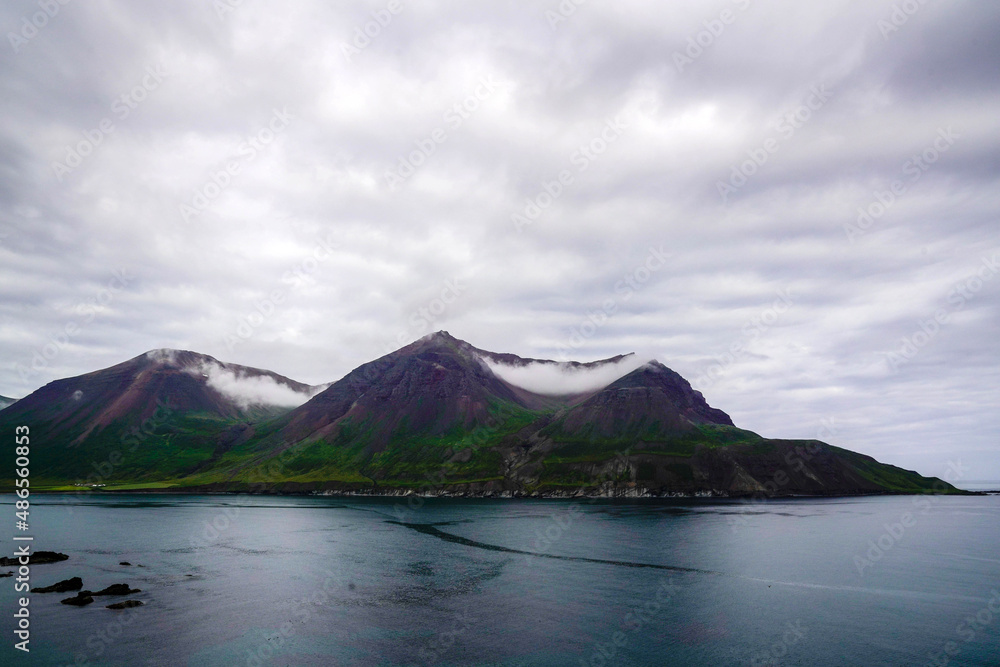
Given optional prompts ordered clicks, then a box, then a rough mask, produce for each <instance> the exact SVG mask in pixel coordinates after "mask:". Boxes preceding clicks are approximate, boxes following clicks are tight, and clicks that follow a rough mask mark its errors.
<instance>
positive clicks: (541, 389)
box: [484, 354, 649, 395]
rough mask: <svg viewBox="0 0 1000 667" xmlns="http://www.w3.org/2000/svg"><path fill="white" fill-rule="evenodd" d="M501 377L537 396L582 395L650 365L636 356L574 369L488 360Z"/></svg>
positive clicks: (556, 364)
mask: <svg viewBox="0 0 1000 667" xmlns="http://www.w3.org/2000/svg"><path fill="white" fill-rule="evenodd" d="M484 361H485V363H486V365H487V366H489V367H490V370H492V371H493V372H494V373H495V374H496V375H497V376H498V377H500V378H501V379H503V380H505V381H506V382H509V383H510V384H512V385H514V386H516V387H521V388H522V389H527V390H528V391H533V392H535V393H536V394H549V395H560V394H582V393H585V392H588V391H596V390H598V389H601V388H603V387H606V386H608V385H609V384H611V383H612V382H614V381H615V380H617V379H618V378H620V377H622V376H625V375H628V374H629V373H631V372H632V371H634V370H635V369H637V368H639V367H641V366H643V365H645V364H646V363H648V362H649V360H648V359H641V358H639V357H637V356H636V355H634V354H633V355H629V356H627V357H625V358H624V359H620V360H618V361H614V362H607V363H603V364H599V365H596V366H572V365H570V364H566V363H542V362H532V363H529V364H527V365H525V366H509V365H507V364H501V363H497V362H495V361H490V360H484Z"/></svg>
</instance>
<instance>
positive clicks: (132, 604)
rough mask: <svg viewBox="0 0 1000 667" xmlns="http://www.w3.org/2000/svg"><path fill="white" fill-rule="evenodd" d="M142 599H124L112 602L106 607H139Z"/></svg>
mask: <svg viewBox="0 0 1000 667" xmlns="http://www.w3.org/2000/svg"><path fill="white" fill-rule="evenodd" d="M141 606H142V600H125V601H124V602H116V603H114V604H109V605H108V609H128V608H130V607H141Z"/></svg>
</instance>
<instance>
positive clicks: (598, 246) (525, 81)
mask: <svg viewBox="0 0 1000 667" xmlns="http://www.w3.org/2000/svg"><path fill="white" fill-rule="evenodd" d="M893 4H894V3H893V2H890V1H888V0H881V1H879V2H874V3H866V4H858V3H853V2H846V1H841V2H830V3H824V4H823V5H822V6H819V5H817V6H812V5H809V6H806V5H803V4H802V3H792V2H785V1H778V0H758V1H755V2H752V3H744V2H728V1H720V2H717V3H711V4H709V5H706V4H705V3H698V2H682V3H672V4H671V5H670V6H669V7H668V8H664V7H662V6H660V5H658V4H656V3H651V2H647V1H644V0H642V1H640V0H634V1H630V2H624V3H616V4H600V3H597V4H594V3H586V4H584V5H582V6H581V7H580V8H579V9H578V11H576V12H575V13H574V14H573V15H572V16H569V17H567V18H566V20H565V21H561V22H559V23H558V24H557V25H556V26H555V29H553V28H552V27H551V26H550V23H549V20H548V19H547V17H546V11H547V10H556V9H557V7H558V3H555V2H551V3H546V2H539V3H535V4H527V5H525V4H523V3H521V4H514V3H490V4H488V5H486V6H479V5H472V4H469V3H459V2H457V0H455V1H441V2H435V3H420V4H419V5H417V4H414V5H411V4H408V3H403V5H402V6H403V9H402V11H400V12H399V13H398V14H397V15H395V16H393V17H392V19H391V21H390V22H389V23H388V25H386V26H384V27H382V28H380V29H379V31H378V34H377V35H376V36H375V37H373V38H372V39H371V43H370V45H368V46H366V47H364V48H361V49H359V51H358V52H357V53H354V54H352V56H351V58H350V59H349V60H348V59H347V58H346V57H345V55H344V50H343V45H344V44H345V43H346V44H350V43H351V42H352V40H354V38H355V36H356V32H355V29H356V28H358V27H361V28H362V29H363V27H364V25H365V24H366V23H368V22H370V21H371V20H372V18H371V12H377V11H379V10H381V9H384V7H385V4H384V3H379V2H375V1H373V2H366V3H355V4H353V5H335V6H328V5H327V4H324V3H319V2H301V3H293V4H292V5H290V6H289V5H275V4H269V3H264V2H259V1H253V0H247V1H246V2H244V3H242V4H241V5H240V6H239V7H236V8H234V10H233V11H232V12H229V13H225V14H224V15H223V16H221V17H220V16H219V15H217V13H216V11H215V10H214V9H213V5H212V3H196V2H180V3H172V4H171V5H170V7H169V8H167V7H166V6H163V5H161V4H157V3H155V2H152V1H148V2H129V3H124V2H108V3H104V4H101V5H99V6H98V5H92V4H87V3H75V2H74V3H69V4H67V5H60V10H59V13H58V14H57V15H55V16H53V17H51V18H49V19H48V20H47V23H46V25H44V27H42V28H39V29H38V31H37V34H36V35H34V36H32V37H30V39H26V40H25V41H24V42H23V43H20V42H18V44H17V46H18V48H17V50H16V51H15V49H14V46H13V45H12V44H11V39H10V37H9V34H8V33H14V34H15V35H18V34H20V31H21V30H22V28H23V23H22V18H24V17H28V20H29V21H30V20H31V16H32V15H33V14H35V13H37V12H38V11H39V9H38V5H37V4H36V3H35V2H30V1H27V0H18V1H15V2H9V3H6V4H5V5H4V6H3V7H2V8H0V27H2V28H3V32H4V34H5V36H6V39H5V43H4V44H3V45H0V47H2V48H0V93H2V94H0V110H2V114H3V115H2V117H3V119H4V121H3V123H2V124H0V174H2V178H0V294H2V298H0V350H2V352H0V361H2V362H3V363H2V364H0V394H2V395H12V396H15V397H17V396H23V395H26V394H27V393H29V392H30V391H32V390H34V389H36V388H37V387H39V386H41V385H42V384H44V383H46V382H48V381H51V380H53V379H55V378H59V377H66V376H70V375H76V374H80V373H83V372H87V371H90V370H94V369H96V368H101V367H105V366H109V365H111V364H114V363H117V362H120V361H122V360H124V359H128V358H131V357H133V356H135V355H137V354H139V353H141V352H143V351H145V350H149V349H154V348H182V349H192V350H198V351H200V352H204V353H206V354H210V355H212V356H214V357H216V358H218V359H220V360H224V361H226V362H232V363H239V364H244V365H248V366H257V367H265V368H269V369H271V370H274V371H276V372H278V373H281V374H284V375H287V376H289V377H293V378H295V379H297V380H300V381H303V382H307V383H310V384H320V383H324V382H329V381H332V380H335V379H337V378H339V377H341V376H342V375H343V374H345V373H346V372H347V371H349V370H350V369H351V368H353V367H355V366H357V365H358V364H360V363H363V362H365V361H368V360H370V359H371V358H373V357H376V356H379V355H381V354H384V353H385V352H386V351H388V350H389V349H393V348H395V347H398V346H400V345H402V344H405V343H406V342H409V341H411V340H414V339H416V338H418V337H420V336H422V335H424V334H426V333H429V332H431V331H434V330H437V329H444V328H446V329H448V330H449V331H451V332H452V333H453V334H454V335H456V336H459V337H461V338H464V339H466V340H468V341H470V342H471V343H473V344H474V345H476V346H478V347H483V348H487V349H493V350H497V351H510V352H515V353H518V354H521V355H523V356H529V357H551V358H562V356H564V355H566V354H570V355H571V358H577V359H580V360H584V361H586V360H591V359H600V358H606V357H609V356H612V355H614V354H619V353H623V352H629V351H635V352H637V353H639V354H640V355H643V356H645V355H649V356H655V357H657V358H658V359H660V360H661V361H663V362H664V363H666V364H667V365H668V366H671V367H672V368H674V369H675V370H677V371H678V372H680V373H681V374H683V375H684V376H685V377H687V378H689V379H691V380H692V381H696V380H698V379H699V378H708V381H707V382H706V386H704V387H703V391H704V392H705V394H706V396H707V398H708V399H709V401H710V402H712V403H713V404H714V405H717V406H718V407H720V408H722V409H724V410H726V411H727V412H729V413H730V414H732V415H733V417H734V419H735V420H736V422H737V423H738V424H741V425H744V426H746V427H748V428H752V429H754V430H757V431H759V432H761V433H764V434H766V435H772V436H786V437H815V436H816V435H817V433H819V432H820V431H821V429H822V433H823V437H824V439H826V440H828V441H831V442H833V443H834V444H837V445H841V446H844V447H848V448H851V449H855V450H858V451H862V452H865V453H869V454H872V455H874V456H876V457H877V458H880V459H882V460H886V461H889V462H892V463H895V464H897V465H901V466H904V467H909V468H916V469H918V470H920V471H921V472H923V473H925V474H938V475H940V474H943V473H944V471H945V470H946V469H947V463H948V461H949V459H951V460H955V459H962V461H963V462H964V464H965V465H971V466H974V467H975V468H976V469H977V470H978V471H980V472H979V473H977V474H979V475H980V476H992V477H995V478H1000V467H998V464H997V461H998V460H1000V459H998V457H997V453H998V450H997V447H998V443H997V441H996V433H997V432H1000V417H998V416H997V415H998V414H1000V412H998V411H997V409H996V408H997V405H996V400H995V398H994V396H993V394H994V393H995V392H990V391H989V390H988V388H989V387H990V386H992V385H993V384H994V383H995V380H996V379H997V375H998V371H1000V364H998V359H1000V355H998V352H1000V350H998V347H997V342H996V335H995V332H996V330H997V328H998V327H997V324H998V322H997V320H998V286H1000V279H996V276H993V275H991V276H990V278H989V279H985V280H983V282H982V284H981V285H980V286H979V289H977V290H975V291H974V293H972V292H970V293H968V294H967V295H966V296H962V297H961V306H960V307H959V305H958V304H959V299H958V298H957V297H956V296H955V294H956V292H955V291H954V290H956V289H959V290H961V289H965V290H966V291H967V292H968V291H970V290H971V288H972V287H973V286H974V285H975V283H973V284H971V285H970V284H969V281H970V280H973V279H974V277H975V274H976V272H977V271H979V270H980V267H982V266H984V265H983V260H984V258H986V259H988V260H989V259H990V258H993V257H994V256H995V255H996V253H997V252H998V251H1000V234H998V232H1000V229H998V223H997V218H996V212H997V211H998V210H1000V195H998V194H997V193H1000V188H998V187H997V185H998V173H1000V159H998V156H1000V150H998V148H1000V146H998V142H1000V132H998V129H1000V128H998V121H997V118H1000V114H998V113H997V111H998V108H1000V91H998V80H997V77H996V74H995V73H996V63H997V42H996V40H995V39H993V36H994V35H996V34H997V32H998V28H1000V12H998V10H997V9H996V8H993V7H989V6H985V5H983V4H982V3H973V2H955V3H948V4H945V5H942V4H933V3H928V4H925V5H922V6H921V9H920V10H919V11H918V12H916V13H915V14H914V15H912V16H910V17H909V18H907V19H906V21H905V22H904V23H902V24H901V25H900V26H898V28H899V29H898V30H895V31H891V32H887V33H886V34H883V33H884V32H885V29H884V24H880V21H886V20H891V16H892V12H893ZM743 7H745V9H744V8H743ZM724 10H729V11H731V12H732V16H733V19H734V20H733V21H732V22H731V23H729V24H726V25H725V26H724V29H722V30H721V32H720V33H719V34H718V35H712V34H711V33H709V34H708V36H707V37H706V36H705V35H704V34H702V33H703V32H704V31H705V30H708V28H707V27H706V22H708V24H709V25H710V26H711V25H715V24H714V23H713V21H715V20H716V19H718V18H719V17H720V15H721V13H722V12H723V11H724ZM716 27H717V26H716ZM372 32H374V30H372ZM689 39H692V40H695V41H696V42H697V40H699V39H701V40H702V42H703V43H704V44H705V45H704V46H703V47H702V52H701V53H700V54H699V55H697V57H695V58H693V59H692V62H690V63H689V64H686V65H685V66H684V67H683V68H681V69H680V70H679V68H678V66H677V64H676V59H675V54H676V53H681V54H684V53H686V49H687V48H688V46H689V44H690V42H689ZM14 41H18V40H16V39H15V40H14ZM151 67H152V68H154V69H155V68H157V67H159V68H162V70H163V71H164V72H165V73H166V74H165V75H164V76H162V77H161V78H162V81H158V82H157V81H154V80H153V79H150V78H148V75H149V71H150V70H149V68H151ZM144 80H145V84H144ZM484 80H488V81H491V82H495V83H493V84H491V85H490V87H489V90H486V89H483V88H482V87H481V86H482V82H483V81H484ZM154 83H155V84H156V85H155V86H153V85H152V84H154ZM822 85H825V86H826V88H827V89H828V90H829V93H830V94H829V98H828V99H826V100H825V101H823V103H822V104H821V105H819V107H818V108H816V109H809V112H808V114H807V115H808V118H806V119H805V120H797V121H795V124H794V125H792V124H790V123H789V121H788V120H787V119H788V118H789V114H792V116H791V117H792V118H794V114H796V113H799V114H800V118H803V117H805V116H806V113H805V112H803V111H802V109H803V105H804V104H808V102H809V99H810V98H809V95H810V90H811V89H814V87H815V86H822ZM477 90H479V91H480V95H479V96H478V97H477V96H476V92H477ZM123 95H124V96H126V99H125V101H122V99H123V98H122V96H123ZM139 97H141V98H142V99H141V100H138V99H137V98H139ZM468 100H472V102H469V103H467V101H468ZM123 104H124V105H125V106H124V107H122V105H123ZM456 104H458V105H460V107H459V108H460V111H461V113H459V112H456V111H455V105H456ZM463 104H466V106H461V105H463ZM814 106H815V104H814ZM473 107H474V108H473ZM125 109H127V110H128V113H127V114H125V113H124V110H125ZM275 110H279V111H280V110H287V113H288V114H289V115H290V119H289V121H288V123H287V127H284V128H282V129H281V130H280V131H277V132H275V133H274V136H273V137H272V136H270V135H269V134H268V133H267V132H264V128H266V127H267V126H268V123H269V121H270V120H271V119H272V118H273V115H274V113H275ZM449 114H450V115H449ZM615 117H621V118H623V119H625V120H626V123H625V126H624V127H623V128H622V129H621V131H620V133H618V135H617V136H615V137H614V139H613V140H610V141H608V140H605V139H603V138H602V137H601V133H602V131H603V129H604V128H605V127H606V124H607V123H608V122H609V121H613V119H614V118H615ZM105 119H107V120H108V121H109V122H110V123H111V124H112V125H113V131H111V132H106V133H105V132H100V134H99V135H98V134H95V132H97V131H99V130H100V127H101V122H102V120H105ZM942 128H944V129H947V128H952V132H953V133H955V134H957V135H958V136H957V138H956V139H955V140H954V142H953V144H952V145H949V146H948V147H947V150H944V151H938V155H936V156H935V160H934V161H933V163H931V164H928V165H927V168H926V170H924V169H922V168H921V169H918V171H916V172H914V171H913V164H914V163H913V162H912V160H913V158H914V156H920V155H921V154H923V152H924V151H925V150H929V149H930V148H933V146H934V141H935V137H936V136H938V132H939V130H941V129H942ZM88 133H89V134H88ZM88 137H91V138H100V142H99V143H97V144H96V145H94V146H93V147H92V148H91V150H89V154H88V155H86V156H81V160H80V164H79V166H76V167H74V168H72V170H71V171H70V172H69V173H68V174H66V173H63V174H61V176H62V178H61V180H60V174H59V173H58V171H57V169H56V168H55V167H54V166H53V165H54V163H57V162H65V161H66V160H67V155H68V153H67V151H74V150H77V152H80V150H78V149H80V148H81V142H83V147H82V150H87V148H88V147H87V146H86V143H87V142H88V141H90V139H88ZM435 137H437V138H438V139H440V141H438V140H437V139H435ZM251 139H255V140H256V141H257V144H258V145H257V146H256V147H253V150H252V151H249V150H245V151H241V145H242V144H244V142H248V141H249V140H251ZM769 140H773V142H774V143H773V144H768V143H767V142H768V141H769ZM428 142H430V143H428ZM247 145H250V146H252V144H247ZM768 145H772V146H776V147H777V150H775V151H771V152H767V153H766V159H764V160H758V162H761V164H755V163H754V164H753V165H751V167H750V168H748V169H747V170H746V171H753V173H752V174H750V175H748V176H746V182H745V183H743V184H741V185H739V186H738V187H735V192H734V193H731V195H730V196H728V197H727V198H726V200H725V201H724V200H723V199H722V197H721V196H720V194H719V183H720V182H724V183H725V182H729V179H730V178H731V177H732V174H733V170H734V169H737V170H739V169H740V168H741V167H742V166H743V165H744V164H745V163H746V161H747V160H752V159H753V157H752V156H753V155H757V156H758V158H759V157H760V151H761V150H762V149H763V148H764V147H765V146H768ZM586 151H589V153H588V152H586ZM765 152H766V151H765ZM251 155H252V157H251ZM401 160H402V161H403V162H404V163H407V162H408V163H409V164H410V166H412V167H413V173H412V175H408V176H407V177H406V178H405V179H404V181H403V182H402V183H401V184H398V185H397V187H395V188H391V187H390V185H389V180H390V179H387V177H386V174H387V172H389V171H390V170H398V169H399V168H400V161H401ZM417 162H419V165H418V164H416V163H417ZM230 163H236V164H237V166H238V173H235V174H230V173H228V172H227V166H229V165H230ZM561 172H565V174H568V176H569V177H570V178H569V180H570V182H569V183H568V184H564V185H562V187H561V191H559V192H558V195H557V196H555V197H553V198H552V201H551V202H548V201H547V199H546V196H548V197H551V194H549V193H550V192H552V191H554V188H553V186H552V184H553V183H558V180H559V177H560V173H561ZM220 174H223V175H221V176H220ZM565 174H564V175H565ZM917 174H919V177H916V178H915V176H917ZM737 180H738V179H737ZM894 181H899V182H900V183H901V185H902V190H901V191H900V193H899V194H892V200H891V202H890V203H888V204H887V205H884V206H883V208H884V211H881V212H879V211H880V209H879V207H878V206H877V205H876V204H879V205H881V202H880V201H879V197H880V196H881V197H882V198H883V200H885V201H889V199H888V195H887V194H886V193H891V192H892V186H893V183H894ZM547 188H548V190H547ZM198 193H201V194H202V195H203V196H205V197H206V202H205V203H206V206H205V207H204V210H200V211H199V212H198V213H197V214H196V215H194V216H193V217H190V220H189V221H185V220H184V216H183V215H182V213H181V209H180V207H181V205H182V204H189V203H191V202H192V201H194V200H195V197H196V195H197V194H198ZM529 200H530V201H529ZM529 204H531V205H534V206H538V208H539V212H538V215H537V216H536V217H535V218H534V219H533V221H531V223H530V224H528V225H526V226H523V227H522V229H521V231H520V232H519V231H517V229H516V227H515V224H514V223H513V222H512V219H511V216H512V215H514V214H523V212H524V211H525V210H526V207H528V206H529ZM541 204H545V205H544V206H542V205H541ZM859 209H861V210H869V211H875V212H879V215H878V216H873V219H872V223H871V224H870V225H868V227H867V228H866V229H864V230H861V231H863V233H861V234H853V235H852V234H850V233H848V230H847V229H845V227H850V226H852V225H854V226H857V224H858V217H859ZM650 248H658V249H659V248H662V250H663V252H666V253H669V258H668V259H667V260H666V261H665V262H664V264H663V265H662V266H659V267H658V268H657V269H656V270H655V271H649V272H647V271H644V270H643V269H642V267H644V266H645V264H646V262H647V261H649V253H650ZM640 278H643V280H640ZM783 291H790V294H791V295H792V297H791V300H792V305H791V306H790V307H789V308H788V309H787V310H786V311H785V312H782V313H780V314H778V317H777V318H776V319H774V321H773V322H770V323H768V324H766V326H762V325H763V324H764V322H763V321H758V322H757V323H756V324H755V318H758V319H759V318H763V317H765V316H766V315H767V313H768V310H769V309H770V308H772V307H773V304H774V302H775V300H776V299H777V298H778V296H777V295H778V294H779V293H781V292H783ZM958 293H961V292H958ZM942 309H943V310H944V311H945V313H946V315H947V322H946V323H945V324H943V325H942V326H941V327H940V329H939V330H938V331H937V332H936V333H935V334H934V335H933V336H932V337H930V338H929V339H928V340H927V342H926V343H925V344H924V345H921V346H920V347H919V349H917V350H916V352H915V353H914V354H913V355H912V358H907V359H906V360H905V363H902V364H896V365H895V367H894V366H893V365H892V364H890V362H889V361H888V360H889V359H891V358H893V357H892V355H893V354H897V355H898V354H900V353H901V352H900V351H904V350H905V345H906V342H905V341H910V342H911V344H912V340H913V338H914V336H917V334H918V333H919V332H921V331H922V329H921V327H922V323H925V322H926V321H927V320H928V319H933V318H934V316H935V313H936V312H937V311H939V310H942ZM768 319H770V318H768ZM68 332H72V333H68ZM918 338H919V339H920V340H922V338H920V337H919V336H918ZM734 345H736V346H739V347H738V349H739V352H738V353H737V354H733V353H732V349H733V346H734ZM561 355H562V356H561ZM713 369H714V371H713ZM831 420H833V423H834V424H835V425H836V428H835V429H831V428H829V424H830V423H831Z"/></svg>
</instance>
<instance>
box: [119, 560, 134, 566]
mask: <svg viewBox="0 0 1000 667" xmlns="http://www.w3.org/2000/svg"><path fill="white" fill-rule="evenodd" d="M118 564H119V565H131V564H132V563H130V562H128V561H127V560H123V561H122V562H120V563H118Z"/></svg>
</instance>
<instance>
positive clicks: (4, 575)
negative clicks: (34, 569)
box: [0, 572, 14, 578]
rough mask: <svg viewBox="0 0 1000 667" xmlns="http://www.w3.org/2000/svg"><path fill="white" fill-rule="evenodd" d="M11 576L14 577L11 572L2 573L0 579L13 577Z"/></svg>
mask: <svg viewBox="0 0 1000 667" xmlns="http://www.w3.org/2000/svg"><path fill="white" fill-rule="evenodd" d="M13 576H14V573H13V572H4V573H2V574H0V578H2V577H13Z"/></svg>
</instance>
